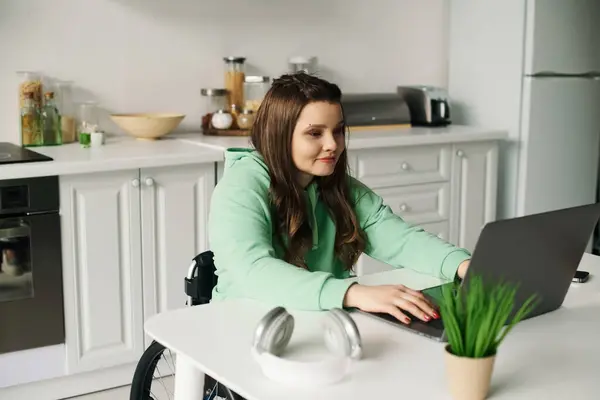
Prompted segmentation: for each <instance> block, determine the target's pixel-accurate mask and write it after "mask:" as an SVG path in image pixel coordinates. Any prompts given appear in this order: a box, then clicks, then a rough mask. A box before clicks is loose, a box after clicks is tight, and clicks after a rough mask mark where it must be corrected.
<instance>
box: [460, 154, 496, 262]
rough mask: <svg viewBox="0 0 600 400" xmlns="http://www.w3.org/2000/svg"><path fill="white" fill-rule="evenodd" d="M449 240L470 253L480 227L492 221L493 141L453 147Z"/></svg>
mask: <svg viewBox="0 0 600 400" xmlns="http://www.w3.org/2000/svg"><path fill="white" fill-rule="evenodd" d="M452 169H453V177H452V189H451V192H452V195H451V205H452V211H451V219H450V227H451V229H450V241H451V242H452V243H453V244H456V245H457V246H460V247H464V248H466V249H467V250H470V251H473V250H474V249H475V244H476V243H477V239H478V238H479V234H480V232H481V230H482V229H483V226H484V225H485V224H486V223H488V222H490V221H493V220H494V219H495V218H496V192H497V181H498V175H497V174H498V144H497V142H477V143H465V144H460V145H455V146H454V159H453V166H452Z"/></svg>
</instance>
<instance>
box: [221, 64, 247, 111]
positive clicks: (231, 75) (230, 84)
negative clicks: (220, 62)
mask: <svg viewBox="0 0 600 400" xmlns="http://www.w3.org/2000/svg"><path fill="white" fill-rule="evenodd" d="M224 60H225V88H226V89H227V91H228V92H229V105H232V104H235V105H236V106H237V107H238V108H240V107H242V106H243V104H244V77H245V72H244V62H245V61H246V58H245V57H225V58H224Z"/></svg>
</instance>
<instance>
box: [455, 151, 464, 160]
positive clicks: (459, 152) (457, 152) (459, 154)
mask: <svg viewBox="0 0 600 400" xmlns="http://www.w3.org/2000/svg"><path fill="white" fill-rule="evenodd" d="M456 155H457V156H459V157H461V158H462V157H464V156H465V152H464V151H462V150H456Z"/></svg>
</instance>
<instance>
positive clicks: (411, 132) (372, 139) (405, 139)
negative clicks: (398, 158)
mask: <svg viewBox="0 0 600 400" xmlns="http://www.w3.org/2000/svg"><path fill="white" fill-rule="evenodd" d="M507 135H508V134H507V132H506V131H503V130H501V129H487V128H480V127H473V126H462V125H450V126H447V127H439V128H411V127H407V128H397V129H373V130H360V131H352V129H350V134H349V135H348V149H349V150H361V149H372V148H379V147H392V146H415V145H424V144H443V143H462V142H473V141H478V140H504V139H506V138H507ZM175 137H177V138H178V139H181V140H185V141H186V142H189V143H195V144H202V145H205V146H210V147H213V148H215V149H221V150H226V149H227V148H230V147H240V148H246V147H250V146H251V145H250V138H249V137H244V136H241V137H234V136H206V135H203V134H202V133H200V132H198V133H186V134H178V135H175Z"/></svg>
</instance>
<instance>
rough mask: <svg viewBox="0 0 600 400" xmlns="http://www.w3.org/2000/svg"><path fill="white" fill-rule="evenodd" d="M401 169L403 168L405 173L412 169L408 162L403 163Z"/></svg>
mask: <svg viewBox="0 0 600 400" xmlns="http://www.w3.org/2000/svg"><path fill="white" fill-rule="evenodd" d="M400 168H402V170H403V171H408V170H409V169H410V165H409V164H408V163H407V162H403V163H402V165H400Z"/></svg>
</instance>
